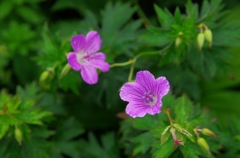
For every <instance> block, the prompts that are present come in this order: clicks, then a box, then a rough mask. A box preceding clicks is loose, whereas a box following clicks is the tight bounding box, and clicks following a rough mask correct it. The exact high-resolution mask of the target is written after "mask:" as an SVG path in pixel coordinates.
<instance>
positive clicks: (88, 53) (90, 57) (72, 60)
mask: <svg viewBox="0 0 240 158" xmlns="http://www.w3.org/2000/svg"><path fill="white" fill-rule="evenodd" d="M71 44H72V48H73V50H74V52H70V53H69V54H68V56H67V59H68V63H69V65H70V66H71V67H72V68H73V69H74V70H75V71H81V76H82V78H83V80H84V81H85V82H86V83H88V84H95V83H97V82H98V73H97V70H96V68H98V69H100V70H101V71H103V72H107V71H108V70H109V68H110V65H109V64H108V63H107V62H105V60H106V55H105V54H104V53H102V52H98V51H99V49H100V47H101V44H102V40H101V38H100V35H99V34H98V33H97V32H96V31H90V32H88V34H87V35H86V37H85V36H84V35H83V34H79V35H77V36H73V37H72V40H71Z"/></svg>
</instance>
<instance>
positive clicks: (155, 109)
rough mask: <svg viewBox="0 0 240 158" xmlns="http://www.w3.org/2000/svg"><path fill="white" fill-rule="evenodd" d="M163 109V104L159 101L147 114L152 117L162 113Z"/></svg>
mask: <svg viewBox="0 0 240 158" xmlns="http://www.w3.org/2000/svg"><path fill="white" fill-rule="evenodd" d="M161 107H162V102H161V100H160V99H159V100H158V102H157V103H156V104H155V105H154V106H151V107H150V108H149V109H148V110H147V113H148V114H150V115H155V114H158V113H160V112H161Z"/></svg>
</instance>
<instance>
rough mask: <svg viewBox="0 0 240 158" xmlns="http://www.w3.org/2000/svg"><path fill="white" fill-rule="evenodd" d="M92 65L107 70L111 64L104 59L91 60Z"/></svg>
mask: <svg viewBox="0 0 240 158" xmlns="http://www.w3.org/2000/svg"><path fill="white" fill-rule="evenodd" d="M89 63H90V65H92V66H93V67H96V68H98V69H100V70H101V71H103V72H107V71H108V70H109V69H110V65H109V64H108V63H107V62H105V61H103V60H95V59H92V60H89Z"/></svg>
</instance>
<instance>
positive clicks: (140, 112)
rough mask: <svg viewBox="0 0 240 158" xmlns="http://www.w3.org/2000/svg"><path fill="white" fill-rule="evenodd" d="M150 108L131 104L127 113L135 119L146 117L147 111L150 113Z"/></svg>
mask: <svg viewBox="0 0 240 158" xmlns="http://www.w3.org/2000/svg"><path fill="white" fill-rule="evenodd" d="M149 107H150V106H148V105H144V104H140V103H138V102H130V103H129V104H128V105H127V107H126V113H127V114H128V115H129V116H131V117H133V118H135V117H143V116H145V115H146V111H148V109H149Z"/></svg>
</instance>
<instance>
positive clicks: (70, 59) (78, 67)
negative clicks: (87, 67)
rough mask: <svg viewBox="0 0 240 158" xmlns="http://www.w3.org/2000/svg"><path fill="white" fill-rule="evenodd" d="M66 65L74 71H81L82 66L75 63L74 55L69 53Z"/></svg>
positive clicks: (75, 57)
mask: <svg viewBox="0 0 240 158" xmlns="http://www.w3.org/2000/svg"><path fill="white" fill-rule="evenodd" d="M67 59H68V64H69V65H70V66H71V67H72V68H73V70H75V71H79V70H81V68H82V66H81V65H80V64H79V63H78V61H77V56H76V53H73V52H70V53H68V56H67Z"/></svg>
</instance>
